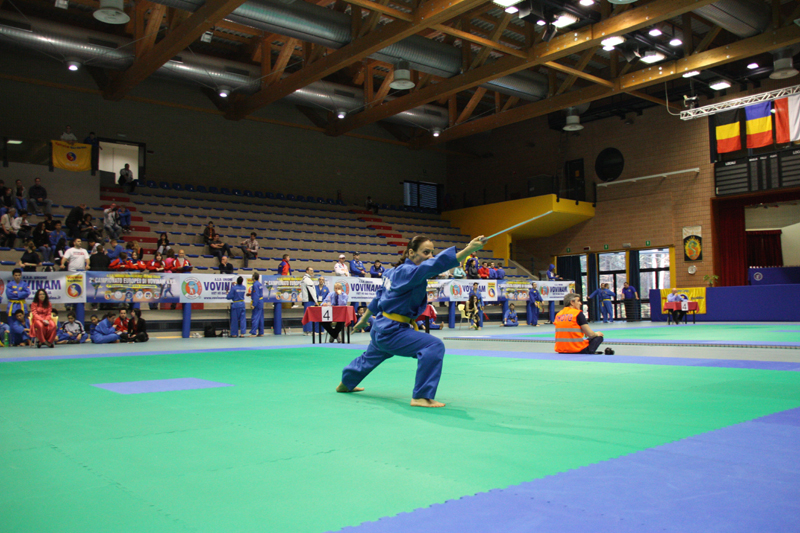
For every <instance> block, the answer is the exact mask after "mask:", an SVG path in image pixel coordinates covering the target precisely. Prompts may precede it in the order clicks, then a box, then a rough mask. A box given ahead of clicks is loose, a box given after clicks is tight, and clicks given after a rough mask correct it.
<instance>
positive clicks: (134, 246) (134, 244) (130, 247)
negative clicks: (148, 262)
mask: <svg viewBox="0 0 800 533" xmlns="http://www.w3.org/2000/svg"><path fill="white" fill-rule="evenodd" d="M125 252H127V254H128V258H130V256H131V253H133V252H136V255H138V256H139V258H141V257H142V256H143V255H144V254H143V253H142V247H141V246H140V245H139V241H128V242H126V243H125Z"/></svg>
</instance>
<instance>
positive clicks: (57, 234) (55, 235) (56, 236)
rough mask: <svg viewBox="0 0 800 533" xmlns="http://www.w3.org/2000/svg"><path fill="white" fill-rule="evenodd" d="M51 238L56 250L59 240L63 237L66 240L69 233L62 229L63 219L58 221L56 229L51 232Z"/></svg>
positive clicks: (51, 243)
mask: <svg viewBox="0 0 800 533" xmlns="http://www.w3.org/2000/svg"><path fill="white" fill-rule="evenodd" d="M49 239H50V245H51V246H52V247H53V250H55V247H56V245H57V244H58V241H60V240H61V239H64V241H65V242H66V240H67V234H66V233H64V231H63V230H62V229H61V221H60V220H59V221H58V222H56V227H55V229H54V230H53V231H51V232H50V236H49Z"/></svg>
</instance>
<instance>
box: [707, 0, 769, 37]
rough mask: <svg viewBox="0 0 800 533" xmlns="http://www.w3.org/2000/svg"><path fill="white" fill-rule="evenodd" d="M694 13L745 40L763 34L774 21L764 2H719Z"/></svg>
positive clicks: (735, 0) (744, 0) (720, 0)
mask: <svg viewBox="0 0 800 533" xmlns="http://www.w3.org/2000/svg"><path fill="white" fill-rule="evenodd" d="M694 13H696V14H698V15H700V16H701V17H703V18H704V19H706V20H708V21H710V22H713V23H714V24H716V25H717V26H720V27H722V28H724V29H725V30H726V31H729V32H731V33H732V34H734V35H736V36H738V37H741V38H743V39H744V38H745V37H753V36H754V35H758V34H759V33H762V32H763V31H764V30H766V29H767V26H769V24H770V22H771V21H772V9H771V8H770V6H769V4H767V3H766V2H764V1H763V0H719V2H714V3H713V4H711V5H708V6H704V7H701V8H698V9H695V10H694Z"/></svg>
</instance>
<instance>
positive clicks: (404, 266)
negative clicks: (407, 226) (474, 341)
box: [336, 236, 486, 407]
mask: <svg viewBox="0 0 800 533" xmlns="http://www.w3.org/2000/svg"><path fill="white" fill-rule="evenodd" d="M485 243H486V240H485V239H484V238H483V236H480V237H476V238H475V239H473V240H472V241H471V242H470V243H469V244H468V245H467V246H466V248H464V249H463V250H461V251H460V252H458V253H456V249H455V247H451V248H448V249H446V250H444V251H443V252H441V253H439V254H438V255H436V256H434V255H433V242H431V240H430V239H428V238H427V237H422V236H417V237H414V238H413V239H411V240H410V241H409V242H408V246H407V247H406V251H405V252H404V254H403V257H402V258H401V259H400V262H399V263H398V264H397V265H396V266H395V268H392V269H390V270H388V271H387V272H386V274H385V275H384V278H383V279H384V281H383V285H382V286H381V287H380V288H379V289H378V292H377V294H376V296H375V298H373V300H372V301H371V302H370V304H369V307H368V308H367V311H366V312H365V313H364V316H363V317H361V319H360V320H359V321H358V323H357V324H356V328H355V329H356V331H358V330H360V329H363V328H364V327H365V326H366V325H367V324H368V322H369V318H370V317H371V316H372V315H377V318H376V319H375V322H374V323H373V326H372V331H371V332H370V339H371V340H370V343H369V346H368V347H367V350H366V351H365V352H364V353H363V354H361V356H359V357H357V358H356V359H354V360H353V361H352V362H351V363H350V364H349V365H347V366H346V367H345V368H344V370H343V371H342V381H341V383H339V386H338V387H336V391H337V392H356V391H362V390H364V389H363V388H361V387H358V384H359V383H361V381H363V380H364V378H366V377H367V376H368V375H369V373H370V372H372V371H373V370H374V369H375V368H376V367H377V366H378V365H380V364H381V363H382V362H383V361H385V360H386V359H389V358H390V357H393V356H394V355H399V356H402V357H413V358H415V359H416V360H417V375H416V380H415V384H414V391H413V393H412V396H411V405H412V406H414V407H444V406H445V404H443V403H441V402H437V401H435V400H434V398H435V397H436V390H437V388H438V386H439V378H440V376H441V374H442V361H443V359H444V352H445V349H444V343H443V342H442V341H441V340H440V339H438V338H436V337H433V336H432V335H428V334H426V333H423V332H420V331H417V330H416V328H415V327H412V324H413V320H414V319H415V318H416V317H418V316H419V315H420V314H421V313H422V312H423V311H424V310H425V309H426V307H427V305H428V279H431V278H434V277H436V276H438V275H439V274H441V273H442V272H444V271H445V270H449V269H451V268H454V267H456V266H458V264H459V263H460V262H461V261H463V260H465V259H466V258H467V257H468V256H469V255H470V254H471V253H472V252H477V251H478V250H480V249H481V248H483V246H484V244H485ZM379 313H380V314H379Z"/></svg>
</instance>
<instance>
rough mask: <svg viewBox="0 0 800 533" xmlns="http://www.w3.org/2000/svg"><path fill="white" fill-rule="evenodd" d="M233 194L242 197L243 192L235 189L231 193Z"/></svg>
mask: <svg viewBox="0 0 800 533" xmlns="http://www.w3.org/2000/svg"><path fill="white" fill-rule="evenodd" d="M231 194H233V195H234V196H241V195H242V191H240V190H239V189H233V190H232V191H231Z"/></svg>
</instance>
